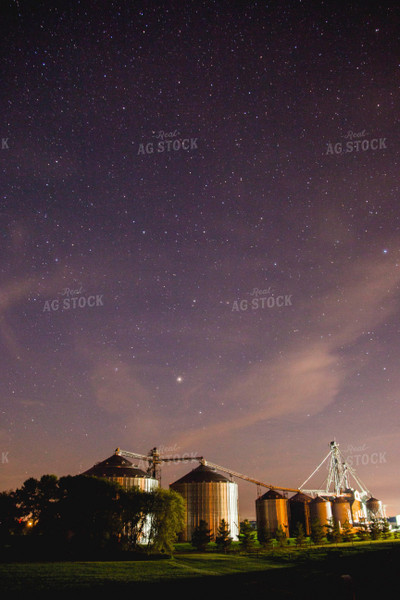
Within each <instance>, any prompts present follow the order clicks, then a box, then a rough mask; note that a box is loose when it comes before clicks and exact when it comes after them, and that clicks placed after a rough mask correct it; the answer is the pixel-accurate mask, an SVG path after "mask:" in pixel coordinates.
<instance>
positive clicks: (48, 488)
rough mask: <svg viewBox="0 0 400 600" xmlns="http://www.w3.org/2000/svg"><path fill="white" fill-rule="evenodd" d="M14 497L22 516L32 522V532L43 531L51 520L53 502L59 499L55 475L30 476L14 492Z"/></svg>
mask: <svg viewBox="0 0 400 600" xmlns="http://www.w3.org/2000/svg"><path fill="white" fill-rule="evenodd" d="M15 499H16V502H17V506H18V507H19V510H20V513H21V516H22V518H24V519H30V520H31V521H32V523H33V529H32V532H33V533H44V532H45V531H46V529H47V527H48V521H49V520H52V515H53V508H54V503H55V502H57V500H59V489H58V479H57V477H56V475H43V476H42V477H41V478H40V479H35V478H34V477H30V478H29V479H27V480H26V481H25V482H24V483H23V484H22V487H21V488H20V489H18V490H16V492H15Z"/></svg>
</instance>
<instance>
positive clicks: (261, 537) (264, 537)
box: [257, 527, 274, 550]
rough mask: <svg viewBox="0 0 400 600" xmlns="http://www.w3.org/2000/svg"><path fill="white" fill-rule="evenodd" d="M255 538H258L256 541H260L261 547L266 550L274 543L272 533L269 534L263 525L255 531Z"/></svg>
mask: <svg viewBox="0 0 400 600" xmlns="http://www.w3.org/2000/svg"><path fill="white" fill-rule="evenodd" d="M257 538H258V541H259V542H260V544H261V546H262V547H263V548H265V549H266V550H270V549H271V548H272V547H273V545H274V542H273V538H272V535H271V533H270V531H269V529H266V528H265V527H264V528H260V529H259V530H258V531H257Z"/></svg>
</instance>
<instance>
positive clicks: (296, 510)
mask: <svg viewBox="0 0 400 600" xmlns="http://www.w3.org/2000/svg"><path fill="white" fill-rule="evenodd" d="M311 500H312V498H311V496H307V495H306V494H303V493H302V492H297V494H295V495H294V496H292V497H291V498H290V500H289V527H290V535H292V536H294V535H295V532H296V530H297V526H298V524H301V525H303V530H304V533H305V534H306V535H310V533H311V522H310V521H311V519H310V502H311Z"/></svg>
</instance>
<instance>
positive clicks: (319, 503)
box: [310, 496, 332, 526]
mask: <svg viewBox="0 0 400 600" xmlns="http://www.w3.org/2000/svg"><path fill="white" fill-rule="evenodd" d="M310 517H311V523H312V522H313V521H314V520H318V521H319V522H320V524H321V525H322V526H324V525H329V524H330V522H331V519H332V504H331V503H330V502H329V500H326V499H325V498H321V496H317V497H316V498H313V500H311V502H310Z"/></svg>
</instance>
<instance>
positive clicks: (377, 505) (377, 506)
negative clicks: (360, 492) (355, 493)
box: [365, 497, 383, 520]
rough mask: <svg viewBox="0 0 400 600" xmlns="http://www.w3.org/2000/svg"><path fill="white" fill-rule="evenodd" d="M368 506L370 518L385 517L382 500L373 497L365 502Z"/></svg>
mask: <svg viewBox="0 0 400 600" xmlns="http://www.w3.org/2000/svg"><path fill="white" fill-rule="evenodd" d="M365 504H366V507H367V513H368V518H369V519H370V520H372V519H381V518H382V517H383V510H382V502H381V501H380V500H377V499H376V498H373V497H371V498H370V499H369V500H367V502H366V503H365Z"/></svg>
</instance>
